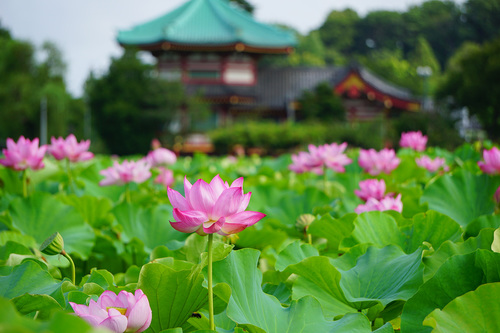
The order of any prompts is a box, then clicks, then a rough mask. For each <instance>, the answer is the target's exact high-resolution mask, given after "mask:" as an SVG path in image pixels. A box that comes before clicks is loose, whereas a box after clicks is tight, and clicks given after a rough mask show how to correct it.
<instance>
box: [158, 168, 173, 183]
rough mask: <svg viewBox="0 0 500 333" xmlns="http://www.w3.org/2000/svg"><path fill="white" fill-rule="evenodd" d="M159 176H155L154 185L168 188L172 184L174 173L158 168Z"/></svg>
mask: <svg viewBox="0 0 500 333" xmlns="http://www.w3.org/2000/svg"><path fill="white" fill-rule="evenodd" d="M158 169H159V170H160V174H159V175H158V176H156V178H155V183H156V184H160V185H163V186H165V187H169V186H171V185H172V184H173V183H174V172H173V171H172V170H169V169H167V168H164V167H159V168H158Z"/></svg>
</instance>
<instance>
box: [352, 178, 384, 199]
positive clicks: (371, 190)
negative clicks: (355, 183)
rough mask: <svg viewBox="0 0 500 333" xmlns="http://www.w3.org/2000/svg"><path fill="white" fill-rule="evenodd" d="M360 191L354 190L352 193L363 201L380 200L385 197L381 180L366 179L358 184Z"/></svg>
mask: <svg viewBox="0 0 500 333" xmlns="http://www.w3.org/2000/svg"><path fill="white" fill-rule="evenodd" d="M359 188H360V190H354V193H355V194H356V195H357V196H358V197H359V198H360V199H361V200H363V201H367V200H368V199H370V198H374V199H377V200H381V199H383V198H384V195H385V181H384V180H383V179H381V180H378V179H367V180H363V181H360V182H359Z"/></svg>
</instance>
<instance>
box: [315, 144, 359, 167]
mask: <svg viewBox="0 0 500 333" xmlns="http://www.w3.org/2000/svg"><path fill="white" fill-rule="evenodd" d="M346 148H347V143H346V142H344V143H342V144H340V145H338V144H336V143H332V144H329V145H328V144H327V145H324V146H323V156H322V157H323V162H324V164H325V166H326V167H327V168H330V169H333V170H335V171H336V172H345V168H344V166H345V165H347V164H350V163H352V160H351V159H350V158H349V157H347V155H345V154H344V151H345V149H346Z"/></svg>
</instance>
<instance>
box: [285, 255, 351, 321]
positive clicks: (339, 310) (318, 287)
mask: <svg viewBox="0 0 500 333" xmlns="http://www.w3.org/2000/svg"><path fill="white" fill-rule="evenodd" d="M288 271H289V272H291V273H294V274H296V275H298V278H297V280H295V282H294V284H293V287H292V293H293V294H292V298H293V299H295V300H296V299H300V298H302V297H304V296H307V295H310V296H313V297H314V298H316V299H317V300H318V301H319V302H320V304H321V307H322V308H323V311H324V313H325V316H326V317H327V318H330V319H333V318H335V317H337V316H343V315H345V314H346V313H351V312H357V309H356V308H355V307H354V305H353V304H351V303H350V302H349V301H348V300H347V299H346V297H345V295H344V292H343V290H342V288H341V287H340V278H341V276H340V272H339V271H338V270H337V269H336V268H335V267H334V266H333V265H332V264H331V262H330V259H329V258H327V257H317V256H316V257H310V258H308V259H305V260H303V261H301V262H300V263H298V264H296V265H293V266H291V267H290V268H289V269H288Z"/></svg>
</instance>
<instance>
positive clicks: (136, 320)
mask: <svg viewBox="0 0 500 333" xmlns="http://www.w3.org/2000/svg"><path fill="white" fill-rule="evenodd" d="M69 304H70V305H71V307H72V308H73V310H74V311H75V314H76V315H77V316H79V317H81V318H83V319H85V320H86V321H87V322H89V323H90V324H91V325H92V326H95V327H106V328H108V329H110V330H111V331H113V332H116V333H123V332H125V331H127V332H137V333H139V332H142V331H144V330H146V329H147V328H148V327H149V325H150V324H151V318H152V312H151V307H150V306H149V301H148V298H147V297H146V295H144V293H143V292H142V290H140V289H137V290H136V291H135V294H132V293H129V292H127V291H124V290H122V291H120V293H119V294H118V295H116V294H115V293H114V292H112V291H109V290H106V291H105V292H103V293H102V294H101V296H99V299H98V300H97V302H96V301H94V300H92V299H91V300H90V303H89V305H88V306H86V305H83V304H76V303H73V302H69Z"/></svg>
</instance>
